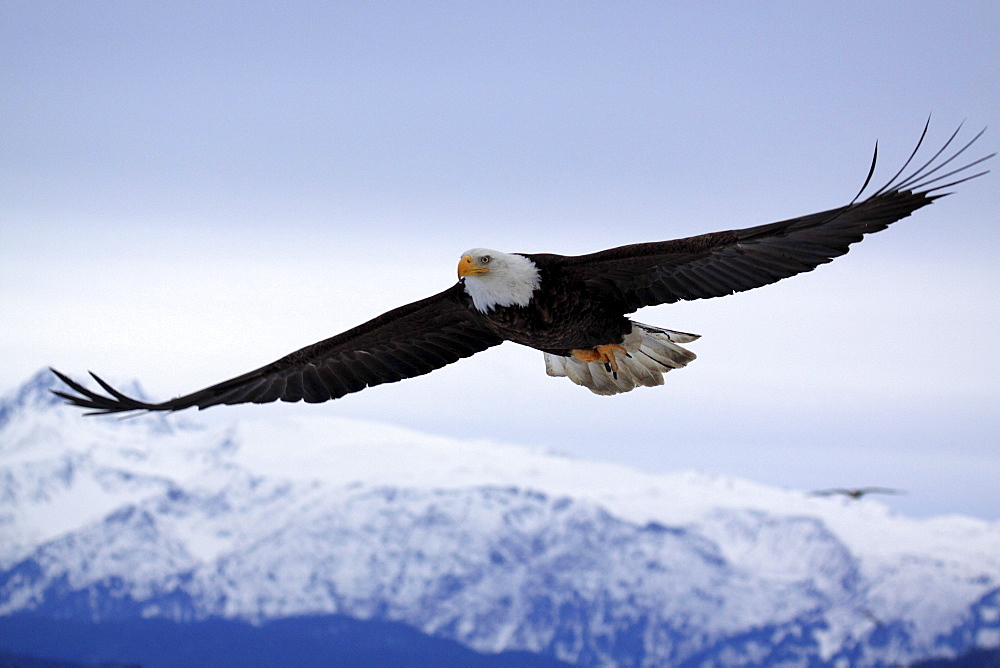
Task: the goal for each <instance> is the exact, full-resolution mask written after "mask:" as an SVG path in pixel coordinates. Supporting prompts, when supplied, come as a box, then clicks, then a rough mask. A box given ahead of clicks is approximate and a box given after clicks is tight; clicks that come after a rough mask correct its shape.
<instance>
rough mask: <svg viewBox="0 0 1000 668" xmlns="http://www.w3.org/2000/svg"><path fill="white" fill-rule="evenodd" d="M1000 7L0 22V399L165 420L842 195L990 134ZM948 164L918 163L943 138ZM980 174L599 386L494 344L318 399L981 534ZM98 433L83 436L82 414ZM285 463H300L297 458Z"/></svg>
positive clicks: (333, 8) (997, 246)
mask: <svg viewBox="0 0 1000 668" xmlns="http://www.w3.org/2000/svg"><path fill="white" fill-rule="evenodd" d="M998 35H1000V4H998V3H995V2H985V3H984V2H909V1H907V2H879V3H868V2H864V3H846V2H844V3H842V2H833V3H803V2H788V3H766V2H752V3H751V2H747V3H738V2H720V3H700V2H699V3H694V2H692V3H667V2H645V3H631V2H618V3H597V2H533V3H528V2H520V3H519V2H495V3H475V2H433V3H421V2H398V3H397V2H375V3H368V2H365V3H346V2H345V3H314V2H307V3H297V2H285V1H283V2H280V3H278V2H273V3H266V2H265V3H256V2H255V3H240V2H216V3H213V2H196V3H195V2H192V3H185V2H149V3H144V2H128V3H125V2H108V3H99V2H46V1H40V0H31V1H28V2H19V1H13V0H7V1H6V2H3V3H0V90H2V96H0V294H2V299H3V303H4V307H3V336H2V338H0V387H2V388H4V389H9V388H13V387H14V386H16V385H17V384H19V383H21V382H23V381H24V380H25V379H26V378H28V377H29V376H30V375H31V374H32V373H34V372H35V371H36V370H38V369H39V368H41V367H44V366H48V365H53V366H55V367H57V368H59V369H61V370H63V371H65V372H68V373H70V374H71V375H76V376H77V377H83V375H84V373H85V372H86V371H87V370H94V371H97V372H98V373H102V374H106V376H107V377H109V378H112V379H117V380H123V379H130V378H133V377H134V378H139V379H140V380H141V382H142V383H143V385H144V386H145V388H146V390H147V392H148V393H149V394H150V395H152V396H153V397H155V398H157V399H166V398H169V397H170V396H175V395H177V394H181V393H186V392H189V391H192V390H195V389H198V388H200V387H202V386H204V385H207V384H210V383H214V382H216V381H219V380H222V379H225V378H228V377H231V376H233V375H236V374H238V373H242V372H244V371H247V370H249V369H251V368H256V367H257V366H260V365H262V364H264V363H267V362H270V361H272V360H273V359H275V358H277V357H280V356H282V355H284V354H285V353H287V352H290V351H292V350H294V349H297V348H299V347H301V346H303V345H306V344H309V343H312V342H313V341H316V340H318V339H321V338H326V337H328V336H330V335H332V334H335V333H337V332H339V331H342V330H344V329H346V328H348V327H351V326H353V325H355V324H358V323H360V322H362V321H364V320H366V319H368V318H371V317H373V316H375V315H378V314H379V313H381V312H383V311H385V310H387V309H389V308H392V307H394V306H398V305H401V304H404V303H407V302H409V301H413V300H415V299H419V298H421V297H423V296H426V295H429V294H431V293H433V292H437V291H439V290H442V289H444V288H445V287H447V286H449V285H450V284H452V283H453V282H454V280H455V267H456V264H457V261H458V258H459V255H460V254H461V252H462V251H464V250H466V249H468V248H471V247H477V246H485V247H491V248H497V249H501V250H507V251H521V252H539V251H547V252H558V253H566V254H576V253H584V252H590V251H594V250H598V249H601V248H606V247H610V246H617V245H621V244H624V243H632V242H639V241H651V240H659V239H668V238H674V237H680V236H687V235H691V234H697V233H701V232H708V231H714V230H721V229H727V228H733V227H744V226H749V225H756V224H760V223H765V222H769V221H772V220H779V219H783V218H788V217H792V216H797V215H801V214H805V213H810V212H814V211H819V210H823V209H827V208H831V207H834V206H838V205H841V204H844V203H846V202H847V201H848V200H849V199H850V198H851V197H852V196H853V195H854V193H855V192H856V190H857V189H858V188H859V187H860V185H861V183H862V182H863V181H864V178H865V175H866V174H867V170H868V166H869V161H870V158H871V152H872V148H873V146H874V143H875V141H876V140H878V142H879V159H880V165H881V170H880V171H879V173H877V174H876V177H875V181H876V182H878V181H880V180H885V179H888V178H889V177H890V176H891V175H892V174H893V173H894V172H895V170H896V169H897V168H898V167H899V166H901V165H902V162H903V161H904V160H905V158H906V156H907V155H908V154H909V151H910V150H911V149H912V147H913V146H914V144H915V142H916V140H917V138H918V136H919V134H920V131H921V129H922V127H923V124H924V122H925V121H926V119H927V117H928V116H929V115H931V116H932V121H931V130H930V133H929V139H928V143H929V145H939V144H940V143H942V142H943V141H944V140H945V139H946V138H947V136H948V135H949V134H950V133H951V131H953V130H954V129H955V127H957V126H958V124H959V123H961V122H962V121H963V120H964V121H966V130H965V131H964V134H965V136H968V137H971V136H972V135H973V134H974V133H975V132H977V131H978V130H980V129H982V128H983V127H984V126H990V129H989V130H988V131H987V133H986V135H984V137H983V139H982V140H981V141H980V143H979V145H978V147H977V149H976V151H975V154H976V157H978V155H981V154H986V153H989V152H992V151H995V150H997V148H998V147H1000V84H998V82H1000V46H998ZM935 148H936V146H935ZM996 171H997V167H996V165H994V172H995V173H993V174H990V175H988V176H987V177H984V178H981V179H978V180H976V181H974V182H970V183H965V184H962V185H961V186H960V187H958V188H957V193H956V194H955V195H954V196H952V197H948V198H946V199H944V200H940V201H938V202H937V203H935V204H934V205H932V206H931V207H929V208H927V209H924V210H921V211H919V212H917V214H915V215H914V216H913V217H912V218H910V219H907V220H905V221H903V222H901V223H899V224H898V225H896V226H893V227H892V228H890V229H889V230H887V231H886V232H883V233H880V234H878V235H876V236H874V237H869V238H867V239H866V240H865V241H864V242H863V243H862V244H860V245H859V246H855V247H854V248H853V250H852V251H851V252H850V253H849V254H848V255H847V256H845V257H843V258H840V259H838V260H837V261H835V262H834V263H833V264H831V265H827V266H824V267H821V268H820V269H818V270H817V271H815V272H813V273H810V274H806V275H801V276H797V277H794V278H791V279H788V280H786V281H783V282H781V283H779V284H777V285H773V286H768V287H765V288H762V289H760V290H755V291H752V292H750V293H744V294H741V295H735V296H730V297H726V298H722V299H715V300H708V301H699V302H691V303H685V304H677V305H669V306H661V307H656V308H649V309H644V310H643V311H641V312H640V313H639V314H638V315H637V316H636V317H637V319H639V320H641V321H643V322H648V323H651V324H656V325H662V326H665V327H670V328H673V329H679V330H682V331H689V332H696V333H699V334H702V335H703V338H702V339H700V340H699V341H697V342H696V343H693V344H691V345H690V348H691V349H692V350H693V351H694V352H696V353H697V354H698V356H699V358H698V359H697V360H696V361H695V362H693V363H692V364H691V365H690V366H688V367H687V368H685V369H682V370H679V371H674V372H671V373H670V374H669V375H667V376H666V384H665V385H664V386H663V387H660V388H654V389H647V388H639V389H638V390H636V391H634V392H631V393H628V394H625V395H620V396H616V397H598V396H595V395H592V394H590V392H588V391H587V390H585V389H583V388H581V387H577V386H575V385H573V384H571V383H570V382H569V381H568V380H566V379H553V378H548V377H547V376H546V375H545V373H544V367H543V362H542V355H541V353H539V352H537V351H533V350H529V349H526V348H519V347H517V346H515V345H513V344H506V345H504V346H502V347H501V348H497V349H492V350H490V351H487V352H485V353H482V354H480V355H478V356H476V357H474V358H472V359H470V360H466V361H464V362H462V363H460V364H456V365H452V366H450V367H448V368H446V369H444V370H441V371H438V372H435V373H434V374H431V375H429V376H425V377H422V378H418V379H413V380H409V381H406V382H403V383H397V384H393V385H385V386H380V387H377V388H373V389H370V390H367V391H365V392H362V393H359V394H355V395H351V396H349V397H346V398H344V399H341V400H338V401H336V402H333V403H328V404H323V405H319V406H301V405H297V406H288V405H281V404H279V405H275V406H268V407H247V408H216V409H213V410H216V411H227V410H229V411H231V412H232V414H233V415H234V416H238V415H239V414H240V411H246V410H251V411H259V412H263V411H272V412H282V411H300V410H306V411H328V412H332V413H334V414H337V415H343V416H346V417H356V418H368V419H378V420H384V421H387V422H391V423H394V424H397V425H401V426H405V427H410V428H413V429H418V430H423V431H426V432H430V433H436V434H445V435H449V436H458V437H462V436H468V437H469V438H482V437H484V436H485V437H494V438H497V439H500V440H507V441H511V442H515V443H525V444H533V445H542V446H545V447H548V448H551V449H553V450H556V451H559V452H564V453H567V454H569V455H572V456H579V457H586V458H591V459H598V460H611V461H619V462H626V463H631V464H634V465H636V466H639V467H641V468H643V469H645V470H649V471H672V470H678V469H692V468H693V469H699V470H703V471H709V472H717V473H722V474H727V475H734V476H739V477H743V478H748V479H751V480H756V481H760V482H764V483H769V484H774V485H778V486H784V487H791V488H797V489H815V488H823V487H841V486H864V485H881V486H890V487H899V488H903V489H906V490H908V491H909V494H908V495H906V496H900V497H893V498H887V499H886V501H887V502H889V503H891V504H892V505H893V506H894V507H895V508H897V509H899V510H900V511H902V512H906V513H912V514H917V515H929V514H940V513H949V512H963V513H969V514H973V515H977V516H980V517H985V518H989V519H997V518H1000V503H998V491H997V490H998V486H997V480H1000V447H998V443H1000V410H998V407H1000V380H998V379H1000V353H998V346H997V343H996V340H997V323H998V322H1000V308H998V304H1000V300H998V298H997V295H996V289H997V286H998V285H1000V268H998V261H997V257H998V253H1000V234H998V229H1000V227H998V212H1000V186H998V183H1000V181H998V178H1000V176H998V174H997V173H996ZM91 419H92V418H91ZM288 447H292V446H288Z"/></svg>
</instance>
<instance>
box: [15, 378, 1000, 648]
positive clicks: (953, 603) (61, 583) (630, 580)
mask: <svg viewBox="0 0 1000 668" xmlns="http://www.w3.org/2000/svg"><path fill="white" fill-rule="evenodd" d="M46 382H48V381H47V380H46V378H45V377H44V375H41V374H40V375H39V376H36V377H35V378H33V379H32V380H31V381H29V382H28V383H26V385H25V386H22V388H20V389H19V390H18V391H17V392H15V393H12V394H11V395H8V397H7V398H5V399H4V400H3V401H0V480H2V481H3V487H2V490H3V493H2V495H0V518H2V522H0V537H2V538H3V540H2V541H0V543H2V544H3V547H2V548H0V569H2V570H0V615H11V614H18V613H23V612H29V611H30V612H33V613H35V614H41V613H44V614H50V615H55V614H60V611H62V614H65V612H66V611H67V610H72V611H74V612H73V614H74V615H75V616H76V617H79V618H80V619H85V620H91V621H100V620H107V619H115V618H118V617H119V616H123V618H129V617H130V616H131V617H139V618H142V617H150V618H160V617H162V618H167V619H175V620H183V619H206V618H209V617H220V618H225V619H242V620H246V621H251V622H255V623H262V622H263V621H266V620H272V619H281V618H289V617H293V616H301V615H306V614H347V615H349V616H351V617H356V618H359V619H376V620H381V619H384V620H395V621H401V622H404V623H407V624H410V625H412V626H414V627H415V628H418V629H420V630H422V631H424V632H426V633H429V634H431V635H435V636H438V637H442V638H447V639H450V640H456V641H458V642H461V643H463V644H465V645H466V646H468V647H471V648H473V649H475V650H477V651H485V652H498V651H504V650H509V649H516V650H524V651H531V652H538V653H541V654H545V655H548V656H551V657H554V658H557V659H559V660H562V661H569V662H574V663H580V664H584V665H602V664H607V663H624V664H635V665H639V664H641V663H648V662H649V661H652V660H655V661H669V662H674V663H681V662H684V661H689V660H691V661H693V660H695V659H696V658H698V660H699V661H704V662H707V665H725V657H730V658H732V657H743V658H746V659H747V660H748V661H749V660H750V658H752V657H753V656H758V655H759V656H765V657H770V659H774V660H777V659H780V658H782V657H785V658H787V659H789V660H813V659H815V660H817V661H821V662H824V663H822V664H821V665H827V664H831V665H832V662H835V661H837V660H838V659H841V660H848V661H851V662H854V661H867V662H871V663H873V665H877V664H878V663H879V662H884V663H885V664H886V665H888V664H889V663H891V662H893V661H901V660H905V661H910V660H916V659H920V658H925V657H930V656H936V655H941V654H944V655H947V654H948V653H952V654H955V653H960V652H963V651H966V650H968V649H970V648H973V647H977V646H983V647H991V646H996V645H1000V593H998V591H1000V523H989V522H985V521H981V520H975V519H972V518H962V517H944V518H930V519H924V520H913V519H910V518H905V517H900V516H896V515H894V514H893V513H891V512H890V511H889V510H888V509H887V508H886V507H885V506H883V505H882V504H879V503H877V502H871V501H868V500H865V501H863V502H859V503H854V502H845V501H843V500H840V499H821V498H817V497H810V496H808V495H806V494H803V493H801V492H793V491H786V490H775V489H772V488H767V487H764V486H762V485H757V484H755V483H750V482H746V481H740V480H737V479H732V478H725V477H721V476H711V475H706V474H698V473H692V472H684V473H678V474H666V475H663V474H660V475H654V474H648V473H643V472H639V471H635V470H631V469H628V468H627V467H623V466H620V465H608V464H600V463H595V462H585V461H582V460H573V459H570V458H566V457H560V456H554V455H551V454H548V453H545V452H543V451H541V450H538V449H531V448H523V447H520V446H510V445H505V444H499V443H491V442H488V441H463V442H457V441H450V440H448V439H443V438H438V437H430V436H427V435H423V434H416V433H413V432H407V431H406V430H403V429H400V428H396V427H386V426H384V425H379V424H372V423H362V422H358V421H350V420H342V419H338V418H331V417H328V416H325V415H323V416H317V417H315V418H305V419H304V418H300V417H297V416H296V417H292V418H287V417H282V418H279V419H264V418H260V419H254V420H243V421H241V422H239V423H235V424H234V423H232V422H228V421H227V419H226V417H225V416H224V414H223V413H220V414H219V415H218V417H215V418H211V419H205V418H203V417H202V416H201V415H198V417H197V419H195V418H188V417H183V418H182V416H171V417H170V418H168V419H164V416H150V417H149V418H146V417H142V418H136V419H131V420H126V421H116V420H106V419H103V420H102V419H94V418H88V419H87V420H83V419H82V418H80V416H79V413H78V412H77V411H73V410H72V409H66V408H65V407H62V406H60V405H58V403H53V402H51V401H50V400H49V399H48V398H47V397H45V396H44V395H45V393H44V392H43V391H42V390H44V389H46V387H45V385H46ZM29 386H30V389H27V390H26V389H25V387H29ZM279 444H282V445H279ZM84 501H86V502H85V503H84ZM699 657H700V658H699ZM712 662H715V663H714V664H713V663H712ZM747 665H752V664H747Z"/></svg>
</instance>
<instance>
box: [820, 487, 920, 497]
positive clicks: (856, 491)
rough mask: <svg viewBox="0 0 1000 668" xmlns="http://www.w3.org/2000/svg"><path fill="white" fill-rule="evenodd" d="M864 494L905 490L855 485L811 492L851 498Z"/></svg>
mask: <svg viewBox="0 0 1000 668" xmlns="http://www.w3.org/2000/svg"><path fill="white" fill-rule="evenodd" d="M866 494H906V492H905V491H904V490H901V489H892V488H891V487H856V488H852V489H839V488H838V489H821V490H819V491H816V492H813V493H812V495H813V496H837V495H842V496H846V497H848V498H851V499H860V498H861V497H862V496H865V495H866Z"/></svg>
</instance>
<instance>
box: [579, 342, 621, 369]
mask: <svg viewBox="0 0 1000 668" xmlns="http://www.w3.org/2000/svg"><path fill="white" fill-rule="evenodd" d="M570 352H571V353H573V357H575V358H577V359H578V360H580V361H581V362H587V363H590V362H604V368H605V369H607V370H608V371H609V372H610V373H611V374H612V375H613V376H614V377H615V378H618V360H616V359H615V353H616V352H620V353H622V354H623V355H626V356H628V351H627V350H625V347H624V346H622V345H619V344H617V343H609V344H606V345H600V346H595V347H593V348H583V349H581V348H574V349H573V350H571V351H570Z"/></svg>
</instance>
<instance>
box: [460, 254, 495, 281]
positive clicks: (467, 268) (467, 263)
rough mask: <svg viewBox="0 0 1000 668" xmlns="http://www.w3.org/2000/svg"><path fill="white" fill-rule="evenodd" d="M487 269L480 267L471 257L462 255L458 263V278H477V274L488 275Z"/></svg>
mask: <svg viewBox="0 0 1000 668" xmlns="http://www.w3.org/2000/svg"><path fill="white" fill-rule="evenodd" d="M489 271H490V270H489V269H487V268H486V267H480V266H479V265H478V264H476V263H475V261H474V260H473V259H472V256H471V255H464V256H462V259H461V260H459V261H458V277H459V278H463V277H465V276H478V275H479V274H486V273H489Z"/></svg>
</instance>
